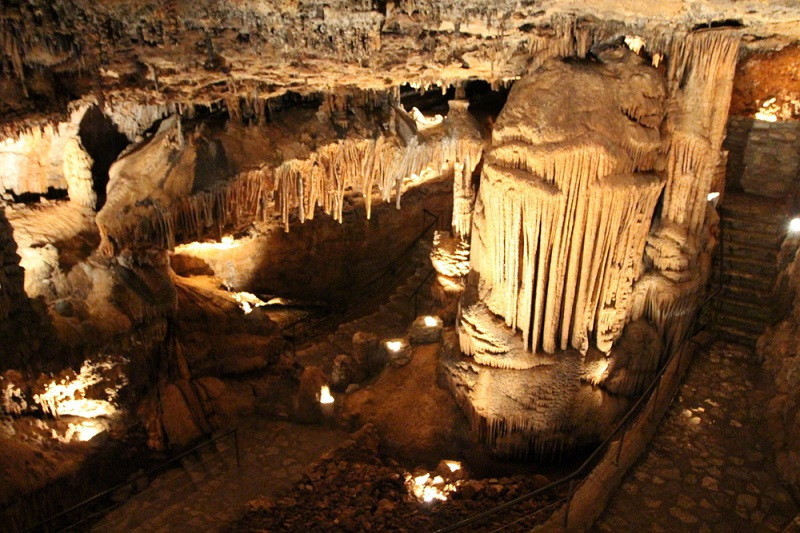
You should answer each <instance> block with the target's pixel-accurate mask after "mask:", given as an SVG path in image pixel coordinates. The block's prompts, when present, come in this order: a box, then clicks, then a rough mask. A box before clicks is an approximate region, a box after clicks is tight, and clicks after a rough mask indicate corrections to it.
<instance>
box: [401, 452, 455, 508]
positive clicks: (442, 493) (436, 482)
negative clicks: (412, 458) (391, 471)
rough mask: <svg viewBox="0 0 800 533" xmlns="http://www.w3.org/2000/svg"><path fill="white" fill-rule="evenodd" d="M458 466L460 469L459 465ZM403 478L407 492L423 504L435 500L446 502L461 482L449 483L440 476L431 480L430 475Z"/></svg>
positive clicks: (409, 475) (408, 475)
mask: <svg viewBox="0 0 800 533" xmlns="http://www.w3.org/2000/svg"><path fill="white" fill-rule="evenodd" d="M453 462H455V461H453ZM458 466H459V468H460V467H461V465H460V464H458ZM405 478H406V486H407V487H408V490H409V492H410V493H411V494H412V495H413V496H414V497H415V498H416V499H417V500H419V501H421V502H425V503H431V502H433V501H436V500H438V501H446V500H447V497H448V496H449V495H450V494H452V493H453V492H455V491H456V490H458V486H459V485H460V484H461V481H454V482H452V483H449V482H447V481H446V480H445V479H444V478H443V477H442V476H436V477H433V478H432V477H431V475H430V473H427V474H423V475H421V476H416V477H414V476H412V475H411V474H408V473H407V474H406V476H405Z"/></svg>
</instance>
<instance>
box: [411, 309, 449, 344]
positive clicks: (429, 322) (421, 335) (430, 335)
mask: <svg viewBox="0 0 800 533" xmlns="http://www.w3.org/2000/svg"><path fill="white" fill-rule="evenodd" d="M408 337H409V339H410V340H411V342H412V343H414V344H431V343H434V342H439V341H440V340H441V339H442V320H441V319H440V318H439V317H435V316H418V317H417V318H416V320H414V322H413V323H412V324H411V329H410V330H409V332H408Z"/></svg>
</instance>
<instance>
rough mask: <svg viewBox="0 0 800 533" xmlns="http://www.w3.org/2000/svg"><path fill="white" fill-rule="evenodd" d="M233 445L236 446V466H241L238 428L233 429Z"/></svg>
mask: <svg viewBox="0 0 800 533" xmlns="http://www.w3.org/2000/svg"><path fill="white" fill-rule="evenodd" d="M233 440H234V446H236V468H241V467H242V464H241V461H240V460H239V428H236V429H234V430H233Z"/></svg>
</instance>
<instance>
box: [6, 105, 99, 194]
mask: <svg viewBox="0 0 800 533" xmlns="http://www.w3.org/2000/svg"><path fill="white" fill-rule="evenodd" d="M86 110H87V106H82V107H79V108H77V109H75V110H74V111H73V112H72V113H71V114H70V116H69V118H68V119H67V120H66V121H64V122H59V123H58V124H57V125H47V126H45V127H44V128H41V129H39V128H36V129H32V130H30V131H28V132H25V133H22V134H20V135H18V136H16V137H9V138H6V139H5V140H3V141H2V142H0V193H9V192H10V193H13V194H14V195H16V196H23V195H26V194H27V195H47V194H48V193H53V192H55V193H56V194H57V193H58V192H59V191H61V192H63V193H66V194H68V195H69V199H70V200H71V201H73V202H75V203H76V204H78V205H82V206H87V207H92V208H94V204H95V201H96V194H95V192H94V189H93V183H92V175H91V167H92V158H91V157H90V156H89V155H88V154H87V153H86V150H85V149H84V147H83V145H82V143H81V140H80V137H79V135H78V128H79V124H80V122H81V120H82V119H83V116H84V114H85V113H86Z"/></svg>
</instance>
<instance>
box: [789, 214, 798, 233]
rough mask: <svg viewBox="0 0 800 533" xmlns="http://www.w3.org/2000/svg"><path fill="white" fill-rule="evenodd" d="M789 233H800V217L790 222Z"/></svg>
mask: <svg viewBox="0 0 800 533" xmlns="http://www.w3.org/2000/svg"><path fill="white" fill-rule="evenodd" d="M789 231H791V232H792V233H797V232H798V231H800V217H794V218H793V219H792V220H790V221H789Z"/></svg>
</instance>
